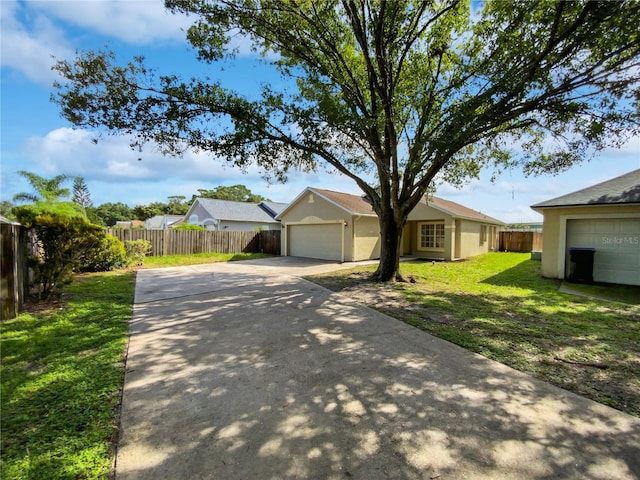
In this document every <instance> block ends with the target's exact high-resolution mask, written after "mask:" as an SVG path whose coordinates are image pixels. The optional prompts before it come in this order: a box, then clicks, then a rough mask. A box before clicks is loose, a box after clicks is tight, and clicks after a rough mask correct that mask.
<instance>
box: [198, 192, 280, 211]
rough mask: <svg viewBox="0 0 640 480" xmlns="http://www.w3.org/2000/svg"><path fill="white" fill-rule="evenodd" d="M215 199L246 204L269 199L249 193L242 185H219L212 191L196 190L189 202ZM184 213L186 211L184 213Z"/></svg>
mask: <svg viewBox="0 0 640 480" xmlns="http://www.w3.org/2000/svg"><path fill="white" fill-rule="evenodd" d="M197 197H200V198H216V199H218V200H232V201H234V202H248V203H260V202H262V201H263V200H266V201H268V200H269V199H267V198H265V197H263V196H262V195H257V194H254V193H251V190H249V189H248V188H247V187H246V186H244V185H231V186H228V187H227V186H223V185H220V186H218V187H216V188H214V189H213V190H206V189H203V188H199V189H198V195H194V196H193V197H192V198H191V202H192V203H193V201H194V200H195V199H196V198H197ZM185 213H186V211H185Z"/></svg>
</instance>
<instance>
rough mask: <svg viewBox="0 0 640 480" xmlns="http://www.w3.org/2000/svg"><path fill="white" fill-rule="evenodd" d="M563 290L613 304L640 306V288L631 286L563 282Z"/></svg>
mask: <svg viewBox="0 0 640 480" xmlns="http://www.w3.org/2000/svg"><path fill="white" fill-rule="evenodd" d="M562 286H563V288H565V289H566V290H569V291H571V292H575V293H577V294H580V295H587V296H589V297H595V298H600V299H603V300H610V301H613V302H620V303H627V304H629V305H640V288H639V287H634V286H631V285H610V284H593V285H590V284H582V283H570V282H563V284H562Z"/></svg>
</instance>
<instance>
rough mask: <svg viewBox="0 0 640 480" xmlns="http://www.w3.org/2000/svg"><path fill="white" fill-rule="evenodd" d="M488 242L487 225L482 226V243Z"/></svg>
mask: <svg viewBox="0 0 640 480" xmlns="http://www.w3.org/2000/svg"><path fill="white" fill-rule="evenodd" d="M486 242H487V226H486V225H481V226H480V245H484V244H485V243H486Z"/></svg>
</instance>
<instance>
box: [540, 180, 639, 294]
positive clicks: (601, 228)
mask: <svg viewBox="0 0 640 480" xmlns="http://www.w3.org/2000/svg"><path fill="white" fill-rule="evenodd" d="M531 208H533V209H534V210H535V211H537V212H540V213H542V215H544V227H543V231H542V232H543V233H542V235H543V240H542V243H543V245H544V249H543V252H542V274H543V275H544V276H545V277H549V278H560V279H563V278H568V277H569V276H570V273H571V271H572V268H575V261H574V265H572V259H571V257H572V251H573V252H575V251H576V249H593V250H595V252H594V253H593V258H592V261H593V278H592V280H593V281H594V282H604V283H619V284H628V285H640V169H639V170H635V171H633V172H630V173H627V174H625V175H622V176H620V177H616V178H613V179H611V180H608V181H606V182H602V183H599V184H597V185H594V186H592V187H588V188H585V189H582V190H579V191H576V192H573V193H569V194H567V195H563V196H561V197H557V198H554V199H551V200H548V201H545V202H541V203H537V204H535V205H532V206H531ZM574 260H575V259H574Z"/></svg>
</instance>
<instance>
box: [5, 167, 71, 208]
mask: <svg viewBox="0 0 640 480" xmlns="http://www.w3.org/2000/svg"><path fill="white" fill-rule="evenodd" d="M18 174H19V175H21V176H22V177H24V178H26V179H27V181H28V182H29V184H30V185H31V186H32V187H33V189H34V192H32V193H29V192H23V193H18V194H16V195H14V196H13V201H14V202H30V203H36V202H58V201H61V200H62V199H64V198H65V197H68V196H69V194H70V192H69V189H68V188H66V187H63V186H62V184H63V183H64V182H66V181H67V180H69V178H70V177H69V176H68V175H57V176H55V177H53V178H45V177H41V176H40V175H37V174H35V173H32V172H28V171H26V170H20V171H19V172H18Z"/></svg>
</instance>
